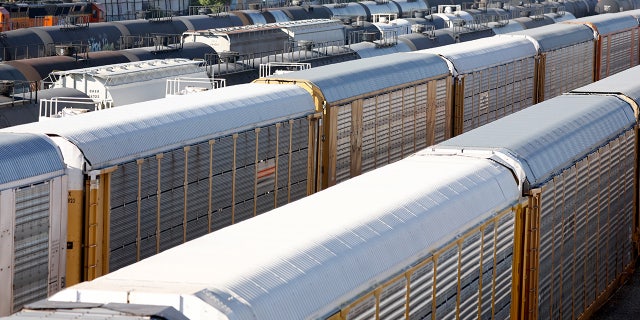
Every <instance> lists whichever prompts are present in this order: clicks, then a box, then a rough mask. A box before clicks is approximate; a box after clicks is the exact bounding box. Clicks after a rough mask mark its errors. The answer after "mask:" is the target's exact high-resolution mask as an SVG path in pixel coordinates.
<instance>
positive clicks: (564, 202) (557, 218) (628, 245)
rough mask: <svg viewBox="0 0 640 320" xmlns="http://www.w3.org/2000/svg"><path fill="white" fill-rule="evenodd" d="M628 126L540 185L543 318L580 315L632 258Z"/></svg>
mask: <svg viewBox="0 0 640 320" xmlns="http://www.w3.org/2000/svg"><path fill="white" fill-rule="evenodd" d="M634 148H635V147H634V134H633V130H630V131H628V132H626V133H625V134H623V135H622V136H620V137H619V138H618V139H616V140H613V141H611V142H610V143H609V144H608V145H605V146H603V147H602V148H600V149H599V150H598V151H597V152H595V153H592V154H590V155H589V156H588V157H587V158H585V159H583V160H581V161H580V162H578V163H576V164H575V165H574V166H572V167H571V168H569V169H567V170H565V171H564V172H562V173H561V174H559V175H557V176H556V177H555V178H554V179H553V180H552V181H549V182H548V183H547V184H546V185H545V186H544V187H543V188H542V198H541V201H542V202H541V205H542V209H541V218H540V249H539V251H540V268H539V270H540V273H539V274H540V277H539V279H538V282H539V283H538V285H539V302H538V306H539V318H540V319H550V318H560V317H562V318H578V317H579V316H580V315H581V314H583V313H584V311H585V310H586V308H588V307H589V306H591V305H592V304H593V303H594V302H595V301H596V299H597V298H598V297H599V296H600V295H601V294H602V293H603V292H604V291H605V290H606V288H607V287H608V286H609V285H610V284H611V283H612V282H613V281H615V280H616V279H618V278H619V277H620V276H621V275H622V271H623V269H624V268H625V267H627V266H629V264H630V263H631V262H632V260H631V254H632V239H631V224H632V219H633V212H634V208H633V184H634V183H633V179H634V178H633V177H634V176H635V169H634V163H633V161H634V160H633V159H634V155H633V154H634Z"/></svg>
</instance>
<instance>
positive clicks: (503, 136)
mask: <svg viewBox="0 0 640 320" xmlns="http://www.w3.org/2000/svg"><path fill="white" fill-rule="evenodd" d="M635 123H636V120H635V118H634V113H633V110H632V108H631V107H630V106H629V105H628V104H627V103H625V102H623V101H622V100H620V99H617V98H615V97H611V96H595V95H564V96H559V97H556V98H554V99H551V100H547V101H545V102H542V103H539V104H537V105H535V106H532V107H529V108H526V109H524V110H521V111H519V112H517V113H514V114H511V115H509V116H506V117H504V118H502V119H499V120H496V121H494V122H491V123H489V124H486V125H484V126H482V127H479V128H477V129H474V130H471V131H469V132H467V133H464V134H461V135H459V136H456V137H454V138H451V139H449V140H447V141H444V142H442V143H440V144H438V145H436V146H435V147H434V148H435V149H445V148H453V149H458V150H460V149H464V150H473V149H490V150H499V151H501V152H502V153H505V154H509V155H511V156H513V157H514V158H515V159H517V160H518V161H519V162H520V163H521V165H522V167H523V169H524V171H525V173H526V177H527V180H528V181H529V184H530V185H531V186H532V187H537V186H540V185H542V184H544V183H545V182H546V181H548V180H549V179H551V178H553V176H554V175H555V174H557V173H559V172H561V171H562V170H564V169H565V168H568V167H569V166H571V165H572V164H573V163H575V162H577V161H579V160H580V159H582V158H584V157H585V156H586V155H587V154H589V153H590V152H593V151H595V150H596V149H597V148H598V147H600V146H602V145H604V144H605V143H607V142H608V141H610V140H611V139H614V138H615V137H617V136H618V135H620V134H621V133H622V132H624V131H626V130H629V129H630V128H632V127H633V126H634V125H635Z"/></svg>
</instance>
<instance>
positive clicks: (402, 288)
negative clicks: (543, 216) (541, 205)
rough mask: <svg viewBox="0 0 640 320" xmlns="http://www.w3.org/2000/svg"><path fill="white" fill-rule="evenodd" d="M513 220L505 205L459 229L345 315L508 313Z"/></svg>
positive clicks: (428, 316)
mask: <svg viewBox="0 0 640 320" xmlns="http://www.w3.org/2000/svg"><path fill="white" fill-rule="evenodd" d="M514 222H515V213H514V212H513V211H509V212H505V213H504V214H502V215H500V216H499V217H495V218H493V219H492V220H491V221H487V222H485V223H484V224H482V225H481V226H478V228H476V229H474V230H472V231H470V232H469V233H467V234H464V235H461V236H460V238H459V240H457V239H456V241H452V242H450V243H449V244H447V245H445V247H444V248H442V249H440V250H438V251H437V252H436V253H435V255H434V256H430V257H428V258H426V259H425V260H423V261H421V262H420V263H418V264H417V265H415V266H414V267H412V268H411V269H410V270H409V271H408V272H407V274H405V275H403V276H398V277H396V279H394V280H391V281H389V282H387V283H385V284H383V285H381V286H380V287H378V288H376V289H377V290H379V291H377V290H376V291H377V292H378V293H377V294H376V293H373V294H369V295H368V296H365V297H363V298H362V299H361V300H359V301H357V302H355V303H354V304H352V305H351V306H349V308H348V309H349V310H348V312H347V319H373V318H375V315H376V312H377V314H378V316H379V319H404V318H405V316H406V315H407V312H408V318H409V319H457V318H459V319H471V318H478V317H479V316H480V318H482V319H508V318H509V316H510V312H511V288H512V281H511V280H512V269H511V266H512V263H513V237H514ZM434 261H435V263H434ZM478 266H481V267H480V268H479V267H478ZM407 281H409V282H408V283H407ZM434 289H435V292H434ZM407 290H409V292H408V294H407ZM376 291H374V292H376ZM407 297H408V301H407ZM434 298H435V302H434ZM376 305H377V309H376ZM434 310H435V313H434Z"/></svg>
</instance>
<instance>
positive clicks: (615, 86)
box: [571, 66, 640, 104]
mask: <svg viewBox="0 0 640 320" xmlns="http://www.w3.org/2000/svg"><path fill="white" fill-rule="evenodd" d="M638 79H640V66H637V67H633V68H631V69H627V70H625V71H622V72H619V73H616V74H614V75H611V76H608V77H606V78H604V79H602V80H599V81H597V82H594V83H590V84H588V85H586V86H584V87H580V88H577V89H574V90H572V91H571V92H572V93H622V94H624V95H625V96H627V97H629V98H631V99H633V100H635V101H636V103H638V104H640V87H638Z"/></svg>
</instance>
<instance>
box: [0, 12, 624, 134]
mask: <svg viewBox="0 0 640 320" xmlns="http://www.w3.org/2000/svg"><path fill="white" fill-rule="evenodd" d="M570 17H572V15H570V14H568V13H565V14H548V15H546V16H544V18H542V17H523V18H516V19H511V20H506V21H503V22H502V23H501V24H495V25H493V27H491V26H490V25H486V24H485V25H483V26H481V27H480V26H464V27H460V28H455V29H454V28H444V29H437V30H429V31H426V32H425V31H424V30H422V29H416V28H413V27H415V26H416V25H418V26H421V25H423V24H424V23H425V22H424V21H423V20H424V19H411V20H409V19H401V20H392V21H389V22H388V23H384V24H381V25H385V26H394V25H397V26H398V28H399V29H403V30H405V31H406V30H412V29H414V30H413V31H414V32H413V33H411V34H400V35H399V36H397V37H393V38H391V37H388V36H387V37H384V35H383V33H380V30H384V28H381V27H380V26H379V25H378V26H377V27H376V26H374V24H370V25H369V26H367V25H362V26H358V25H354V26H353V27H352V28H350V29H347V31H346V32H347V33H355V32H358V33H359V34H365V33H366V32H370V33H369V34H373V33H375V38H373V39H371V40H369V41H363V42H359V43H356V44H349V45H344V46H343V45H340V46H338V45H335V44H337V43H342V41H340V40H339V39H337V38H336V37H340V35H341V34H342V37H344V34H345V30H344V29H345V28H344V26H343V27H342V28H339V29H336V27H338V25H336V23H335V21H333V22H332V21H331V20H310V21H309V22H308V25H307V24H305V23H304V21H300V23H298V24H295V25H293V24H292V25H290V26H288V29H287V30H288V32H289V33H291V34H290V35H286V34H284V33H282V36H286V37H291V38H292V39H293V40H288V41H289V42H291V44H292V45H293V47H292V49H294V50H293V51H291V50H285V51H286V52H280V53H278V54H271V55H265V56H263V55H262V54H240V52H245V50H238V51H235V52H237V53H236V55H228V54H227V53H228V52H226V51H225V50H227V51H229V49H235V48H234V47H232V46H238V44H236V43H235V42H242V43H246V42H247V39H249V40H251V39H253V36H252V35H251V34H252V33H256V34H259V36H260V37H261V38H262V37H264V36H265V35H266V34H265V33H264V32H262V31H261V30H262V28H255V27H254V28H238V29H237V30H232V31H228V32H229V33H222V31H223V30H219V31H220V33H219V34H215V35H214V33H212V31H211V30H209V31H202V32H191V34H192V35H191V36H190V37H193V39H192V41H184V42H181V43H179V44H178V43H173V41H175V40H176V39H174V38H172V37H167V38H166V40H167V41H168V43H166V44H162V45H154V46H152V47H146V48H137V49H125V50H118V51H95V52H93V51H92V52H88V53H84V54H81V53H77V52H76V53H73V50H70V51H64V52H62V53H63V55H60V56H53V57H42V58H32V59H21V60H13V61H6V62H4V63H2V64H0V79H2V80H4V81H5V82H6V81H13V82H14V83H13V86H14V87H15V88H17V87H23V88H26V89H35V88H46V89H48V88H50V87H51V86H52V83H53V82H56V81H58V80H57V77H58V75H59V74H61V73H66V72H63V71H67V72H69V73H73V72H83V71H82V70H96V71H92V72H98V71H97V70H100V69H99V66H101V65H112V66H113V65H114V64H119V65H122V63H128V62H131V63H132V64H133V63H135V64H141V65H142V63H138V62H140V61H144V60H148V59H154V60H155V59H158V58H165V59H169V58H175V57H177V56H180V57H183V58H189V59H201V58H203V57H204V60H205V61H207V63H208V64H209V75H210V76H213V77H215V78H216V79H215V80H214V81H224V83H226V85H235V84H240V83H248V82H251V81H253V80H255V79H257V78H259V77H260V74H261V66H264V65H265V64H267V65H269V66H273V65H274V64H278V65H280V67H278V68H279V69H280V70H288V69H290V68H291V67H290V66H291V65H292V64H295V65H298V64H300V62H304V63H308V64H309V65H310V66H311V67H317V66H320V65H327V64H332V63H337V62H342V61H350V60H355V59H360V58H366V57H373V56H379V55H385V54H390V53H394V52H409V51H417V50H422V49H427V48H435V47H439V46H443V45H447V44H452V43H457V42H465V41H470V40H474V39H480V38H485V37H490V36H493V35H495V33H502V32H501V31H504V29H505V27H506V26H508V25H511V26H515V25H518V26H519V27H509V28H508V30H510V31H514V30H525V26H526V27H528V28H533V27H537V26H540V25H547V24H550V23H551V22H560V21H565V20H567V18H570ZM604 20H605V23H607V19H604ZM524 21H528V23H522V22H524ZM630 22H631V20H628V21H627V23H630ZM505 23H506V24H505ZM609 23H610V22H609ZM490 27H491V28H490ZM296 29H298V30H296ZM316 29H319V31H324V32H325V33H327V32H328V31H331V30H333V31H337V30H339V32H335V34H332V35H330V36H329V37H328V36H322V35H319V36H316V35H315V34H317V32H315V31H316ZM334 29H336V30H334ZM278 30H279V29H278ZM499 30H500V31H499ZM239 32H246V34H241V33H239ZM385 33H386V31H385ZM231 37H233V39H232V38H231ZM200 38H203V39H202V41H200V40H201V39H200ZM320 38H322V40H325V41H324V42H322V43H318V40H321V39H320ZM220 39H224V41H220ZM214 40H215V41H216V42H217V43H216V45H212V43H211V42H213V41H214ZM265 40H266V39H265ZM314 40H315V41H314ZM227 41H228V42H227ZM292 41H293V42H292ZM203 42H207V43H208V44H205V43H203ZM278 43H279V44H280V46H282V44H283V43H284V41H279V42H278ZM297 43H300V44H297ZM332 44H333V45H332ZM71 49H73V47H71ZM244 49H246V48H244ZM275 51H276V52H277V51H282V50H275ZM218 52H220V53H218ZM65 54H66V55H65ZM283 64H284V65H283ZM75 69H77V70H75ZM107 69H108V66H105V67H104V68H103V70H107ZM112 69H113V68H112ZM74 70H75V71H74ZM141 71H142V70H141ZM86 72H89V71H86ZM105 74H107V72H105ZM88 76H89V77H93V75H88ZM149 77H151V78H153V77H152V76H151V75H149ZM134 79H135V78H131V81H133V80H134ZM29 82H31V83H29ZM81 83H83V82H82V81H81V82H79V83H77V84H76V85H74V86H70V87H73V88H76V89H79V92H78V93H76V95H79V94H84V95H87V94H89V91H88V90H89V87H88V86H85V85H82V84H81ZM182 83H187V82H182ZM21 84H24V85H21ZM135 86H136V85H135V84H132V85H131V88H134V87H135ZM138 87H140V88H141V90H145V92H147V93H152V92H155V95H149V94H146V95H136V96H130V97H126V98H125V99H124V100H121V99H109V101H107V98H109V97H108V95H101V98H102V99H95V102H96V105H98V106H106V105H109V106H120V105H122V104H123V101H125V100H126V101H127V102H138V101H143V98H144V97H150V96H154V97H155V98H160V97H163V96H164V92H165V88H164V87H151V83H150V82H144V83H140V84H139V85H138ZM207 87H208V88H211V87H218V86H216V85H210V86H207ZM142 88H145V89H142ZM147 88H148V89H149V90H146V89H147ZM203 88H204V87H203ZM7 94H8V95H9V97H7V98H6V100H11V96H14V97H15V96H16V95H17V96H18V97H19V99H18V101H10V102H11V105H10V107H6V106H5V107H4V108H2V109H0V118H3V119H4V121H2V122H0V128H2V127H8V126H12V125H19V124H24V123H28V122H34V121H38V119H39V113H38V108H39V103H38V101H33V103H31V101H29V100H25V99H21V96H22V93H21V92H19V91H18V90H13V91H9V92H8V93H7ZM35 95H36V96H40V95H39V94H37V93H35ZM44 96H47V97H49V95H42V97H44ZM92 96H94V97H95V96H96V95H95V94H92ZM65 98H67V97H59V99H65ZM40 100H42V99H41V98H40ZM16 104H18V105H20V107H21V108H24V109H28V110H25V112H22V113H20V112H16V110H17V108H15V105H16ZM5 105H8V104H5ZM87 106H88V105H86V104H84V102H83V103H82V105H79V106H78V107H79V108H81V109H86V107H87Z"/></svg>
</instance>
